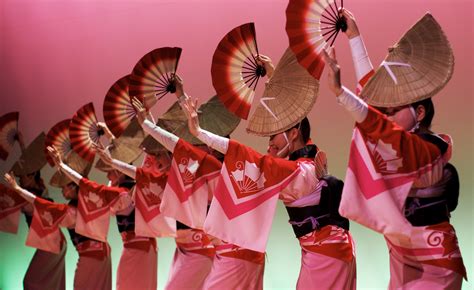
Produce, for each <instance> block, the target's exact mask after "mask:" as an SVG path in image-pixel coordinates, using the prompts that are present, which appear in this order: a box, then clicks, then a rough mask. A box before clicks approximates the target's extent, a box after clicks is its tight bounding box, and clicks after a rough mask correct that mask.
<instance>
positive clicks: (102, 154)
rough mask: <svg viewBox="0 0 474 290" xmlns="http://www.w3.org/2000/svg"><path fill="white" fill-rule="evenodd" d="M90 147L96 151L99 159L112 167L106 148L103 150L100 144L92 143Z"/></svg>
mask: <svg viewBox="0 0 474 290" xmlns="http://www.w3.org/2000/svg"><path fill="white" fill-rule="evenodd" d="M92 147H93V148H94V149H95V150H96V152H97V154H98V155H99V157H100V159H102V161H104V163H105V164H107V165H109V166H112V162H113V158H112V155H110V151H109V149H108V148H105V147H104V145H103V144H102V143H99V144H97V143H92Z"/></svg>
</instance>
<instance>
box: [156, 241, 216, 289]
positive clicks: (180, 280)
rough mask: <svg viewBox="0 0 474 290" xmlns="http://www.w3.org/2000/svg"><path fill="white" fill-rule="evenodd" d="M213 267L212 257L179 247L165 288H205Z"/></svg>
mask: <svg viewBox="0 0 474 290" xmlns="http://www.w3.org/2000/svg"><path fill="white" fill-rule="evenodd" d="M211 268H212V258H210V257H208V256H205V255H202V254H198V253H194V252H192V251H187V250H184V249H181V248H179V247H177V248H176V251H175V253H174V258H173V263H172V265H171V268H170V272H169V276H168V282H167V283H166V286H165V289H166V290H184V289H196V290H199V289H203V285H204V281H205V280H206V277H207V276H208V274H209V272H210V271H211Z"/></svg>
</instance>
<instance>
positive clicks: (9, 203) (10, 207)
mask: <svg viewBox="0 0 474 290" xmlns="http://www.w3.org/2000/svg"><path fill="white" fill-rule="evenodd" d="M26 204H27V202H26V200H24V199H23V198H22V197H21V196H20V195H19V194H18V193H16V192H15V191H14V190H12V189H10V188H8V187H6V186H5V185H3V184H2V183H0V232H5V233H11V234H16V233H17V232H18V225H19V222H20V211H21V208H22V207H23V206H24V205H26Z"/></svg>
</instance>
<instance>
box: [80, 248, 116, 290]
mask: <svg viewBox="0 0 474 290" xmlns="http://www.w3.org/2000/svg"><path fill="white" fill-rule="evenodd" d="M91 289H100V290H111V289H112V263H111V259H110V255H107V256H105V257H102V258H97V257H92V256H87V255H82V254H79V260H78V261H77V266H76V272H75V274H74V290H91Z"/></svg>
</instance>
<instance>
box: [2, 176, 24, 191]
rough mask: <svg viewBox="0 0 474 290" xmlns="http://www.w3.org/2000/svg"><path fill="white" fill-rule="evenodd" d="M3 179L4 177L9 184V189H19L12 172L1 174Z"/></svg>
mask: <svg viewBox="0 0 474 290" xmlns="http://www.w3.org/2000/svg"><path fill="white" fill-rule="evenodd" d="M3 179H5V181H6V182H7V184H8V185H9V186H10V188H11V189H13V190H18V189H20V186H19V185H18V183H16V179H15V175H14V174H13V172H10V173H5V175H4V176H3Z"/></svg>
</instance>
